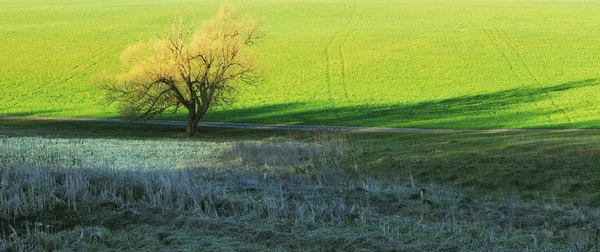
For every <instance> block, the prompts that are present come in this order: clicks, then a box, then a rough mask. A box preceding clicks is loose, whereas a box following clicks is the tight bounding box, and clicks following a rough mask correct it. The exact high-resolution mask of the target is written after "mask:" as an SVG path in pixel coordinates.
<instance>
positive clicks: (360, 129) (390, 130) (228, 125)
mask: <svg viewBox="0 0 600 252" xmlns="http://www.w3.org/2000/svg"><path fill="white" fill-rule="evenodd" d="M0 120H40V121H63V122H64V121H71V122H99V123H131V124H151V125H169V126H185V125H186V121H166V120H165V121H162V120H160V121H159V120H148V121H129V120H123V119H101V118H63V117H37V116H3V115H0ZM198 126H200V127H208V128H221V129H252V130H289V131H331V132H355V133H415V134H419V133H425V134H465V133H479V134H499V133H533V132H540V133H552V132H600V129H489V130H477V129H462V130H456V129H419V128H385V127H352V126H324V125H285V124H260V123H226V122H200V123H199V124H198Z"/></svg>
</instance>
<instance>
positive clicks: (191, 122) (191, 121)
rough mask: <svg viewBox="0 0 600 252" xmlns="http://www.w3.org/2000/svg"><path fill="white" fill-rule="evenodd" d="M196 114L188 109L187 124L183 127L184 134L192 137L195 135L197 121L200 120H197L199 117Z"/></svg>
mask: <svg viewBox="0 0 600 252" xmlns="http://www.w3.org/2000/svg"><path fill="white" fill-rule="evenodd" d="M196 117H197V115H196V113H195V112H193V111H190V112H188V121H187V125H186V127H185V136H186V137H193V136H195V135H196V128H197V127H198V122H199V121H200V120H198V119H199V118H196Z"/></svg>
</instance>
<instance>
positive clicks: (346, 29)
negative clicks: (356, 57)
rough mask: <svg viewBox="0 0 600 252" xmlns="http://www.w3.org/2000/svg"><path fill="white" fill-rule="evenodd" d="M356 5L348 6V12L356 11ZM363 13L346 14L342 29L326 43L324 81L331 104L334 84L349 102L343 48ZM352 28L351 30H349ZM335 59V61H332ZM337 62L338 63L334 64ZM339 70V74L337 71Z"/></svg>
mask: <svg viewBox="0 0 600 252" xmlns="http://www.w3.org/2000/svg"><path fill="white" fill-rule="evenodd" d="M355 5H356V4H353V5H351V6H350V8H349V9H350V11H351V12H355V11H356V9H357V8H356V6H355ZM363 14H364V13H360V14H359V15H358V18H355V17H357V15H354V14H353V13H350V14H348V15H349V16H350V18H349V19H348V20H347V22H346V24H344V26H343V28H342V29H341V30H339V31H337V32H335V33H334V34H333V36H332V37H331V39H330V40H329V42H328V43H327V45H326V47H325V50H324V55H325V64H326V66H325V68H326V69H325V79H326V83H327V93H328V95H329V102H331V103H332V104H335V103H336V101H335V100H336V99H335V98H334V94H335V91H334V86H336V85H334V83H336V84H338V85H337V86H339V87H341V88H342V92H343V95H344V98H345V100H346V101H348V100H349V96H348V85H347V83H346V59H345V57H344V53H343V48H344V47H345V45H346V44H347V41H348V40H349V38H350V35H351V34H352V33H353V32H354V31H356V26H357V25H358V24H359V23H360V22H361V20H362V16H363ZM350 27H353V28H350ZM334 57H337V59H333V58H334ZM336 61H339V62H336ZM337 68H339V72H338V70H337ZM334 73H337V74H339V77H338V78H334V76H335V75H334Z"/></svg>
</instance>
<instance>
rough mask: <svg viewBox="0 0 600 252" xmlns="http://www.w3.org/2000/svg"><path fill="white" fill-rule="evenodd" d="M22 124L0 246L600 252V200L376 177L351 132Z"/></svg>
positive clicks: (0, 178)
mask: <svg viewBox="0 0 600 252" xmlns="http://www.w3.org/2000/svg"><path fill="white" fill-rule="evenodd" d="M17 132H18V130H13V131H11V136H10V137H8V136H0V141H1V143H2V145H0V155H1V156H0V157H1V158H0V161H1V163H0V165H1V166H0V234H1V239H0V250H9V251H32V250H60V249H62V250H153V251H155V250H184V251H194V250H246V251H269V250H313V251H328V250H344V251H356V250H361V249H367V250H375V251H386V250H387V251H397V250H412V251H414V250H425V251H431V250H536V251H537V250H594V249H597V248H598V243H597V239H598V233H597V230H598V228H599V226H598V223H600V211H599V210H598V209H597V208H591V207H586V206H573V205H572V204H560V203H556V202H553V201H548V200H539V201H527V200H523V199H520V198H519V196H518V194H511V193H507V194H503V195H500V196H498V195H496V196H490V195H486V194H481V193H478V192H476V191H471V190H464V189H462V190H461V189H456V188H450V187H447V186H444V185H440V184H436V183H427V184H423V183H421V182H419V179H422V178H421V177H419V176H421V175H420V174H419V173H416V172H415V174H414V175H415V177H416V179H415V180H414V181H412V180H411V179H412V177H411V178H409V177H408V174H404V173H402V174H391V173H390V174H389V175H388V178H387V179H386V178H378V179H376V178H370V177H368V176H365V174H366V172H365V170H364V169H365V168H368V167H372V165H373V164H374V163H373V161H369V160H371V159H372V158H374V157H370V158H364V160H363V159H361V158H359V157H356V156H354V157H353V158H352V159H351V160H350V161H352V162H348V160H347V159H348V157H349V156H353V155H352V153H354V152H356V151H357V148H358V150H360V151H362V152H365V151H366V152H368V150H364V149H362V150H361V149H360V148H362V147H360V146H355V145H356V144H357V143H360V141H357V140H356V139H354V140H353V139H352V138H351V137H350V138H349V137H348V136H345V135H336V134H327V133H308V134H307V133H302V134H300V135H291V134H290V135H287V136H286V134H276V135H274V136H267V137H262V140H260V139H253V138H252V137H251V136H246V137H243V136H242V137H240V136H237V137H235V138H234V139H231V138H230V137H227V136H219V135H218V134H216V135H212V136H210V135H209V134H213V133H205V134H206V135H204V136H203V137H205V138H206V140H202V139H195V140H189V139H185V140H182V139H159V138H153V139H111V138H80V137H78V134H75V133H73V132H72V131H71V132H70V133H71V137H72V138H70V137H66V136H65V135H63V136H46V137H42V136H30V134H31V132H29V133H28V132H22V135H23V136H18V134H16V133H17ZM46 133H47V132H46ZM64 133H67V132H64ZM233 134H235V133H233ZM0 135H2V131H0ZM33 135H35V134H33ZM67 135H69V134H67ZM263 135H264V133H263ZM211 138H214V139H212V140H208V139H211ZM375 139H376V138H373V140H375ZM375 141H376V140H375ZM405 141H410V139H407V140H405ZM386 148H388V147H386ZM479 148H480V149H481V146H480V147H479ZM453 149H456V148H453ZM481 151H484V150H483V149H481ZM176 152H178V153H176ZM189 153H193V155H187V154H189ZM383 153H385V152H383ZM387 155H391V154H390V153H387ZM404 155H406V156H407V158H408V155H407V154H404ZM378 159H379V158H378ZM182 160H186V161H182ZM102 161H104V162H102ZM405 161H406V162H407V163H401V164H400V165H410V164H409V163H408V160H405ZM367 162H369V163H367ZM398 162H403V161H398ZM348 164H352V165H351V166H349V165H348ZM415 167H416V166H415ZM409 182H412V183H409ZM420 189H425V190H424V193H423V194H420V193H419V190H420Z"/></svg>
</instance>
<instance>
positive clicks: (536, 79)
mask: <svg viewBox="0 0 600 252" xmlns="http://www.w3.org/2000/svg"><path fill="white" fill-rule="evenodd" d="M495 29H496V31H497V32H498V34H499V35H500V38H502V39H503V40H504V42H505V43H506V44H507V45H508V46H509V48H510V49H511V50H512V51H513V53H514V54H515V55H516V56H517V59H519V60H520V62H521V64H522V65H523V66H524V67H525V70H526V71H527V74H528V75H529V76H530V77H531V78H532V79H533V81H534V82H535V83H536V84H537V85H538V86H539V85H541V83H540V81H539V79H538V78H537V76H536V75H535V74H534V73H533V71H531V68H529V66H528V65H527V63H526V62H525V60H524V59H523V57H521V54H520V53H519V51H518V50H517V48H516V46H515V45H514V43H512V42H511V41H510V40H509V39H508V36H507V35H506V31H504V30H501V29H499V28H497V27H495ZM544 95H546V97H547V98H548V100H549V101H550V104H552V106H553V107H554V108H555V109H556V110H557V111H559V112H560V113H561V114H562V115H563V116H564V117H565V118H566V119H567V121H568V122H569V123H570V122H572V120H571V118H570V117H569V115H568V114H567V112H566V111H565V110H564V109H562V108H561V107H560V106H558V104H556V102H555V101H554V99H553V98H552V96H551V95H550V94H549V93H544Z"/></svg>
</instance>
